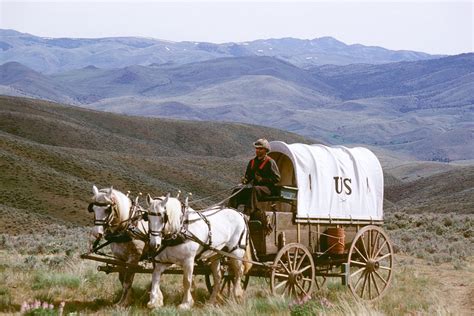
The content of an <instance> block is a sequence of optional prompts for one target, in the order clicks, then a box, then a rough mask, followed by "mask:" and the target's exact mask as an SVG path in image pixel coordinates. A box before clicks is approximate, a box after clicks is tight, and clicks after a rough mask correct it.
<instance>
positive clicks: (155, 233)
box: [147, 198, 169, 238]
mask: <svg viewBox="0 0 474 316" xmlns="http://www.w3.org/2000/svg"><path fill="white" fill-rule="evenodd" d="M155 199H156V200H160V201H163V199H162V198H155ZM164 213H165V214H164V216H163V226H162V227H161V230H160V231H157V230H153V229H151V227H149V232H148V233H149V234H150V235H151V236H154V237H159V238H163V235H164V234H163V230H164V229H165V226H166V224H167V223H168V221H169V218H168V213H167V212H166V206H165V212H164ZM147 216H148V217H150V216H156V217H161V213H160V212H153V211H148V214H147ZM150 222H151V221H150Z"/></svg>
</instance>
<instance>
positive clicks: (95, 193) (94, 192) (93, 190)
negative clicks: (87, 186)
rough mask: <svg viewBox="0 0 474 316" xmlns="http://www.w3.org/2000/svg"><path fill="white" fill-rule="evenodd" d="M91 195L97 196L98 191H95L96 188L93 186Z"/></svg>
mask: <svg viewBox="0 0 474 316" xmlns="http://www.w3.org/2000/svg"><path fill="white" fill-rule="evenodd" d="M92 193H93V194H94V195H98V194H99V189H97V187H96V186H95V184H94V185H93V186H92Z"/></svg>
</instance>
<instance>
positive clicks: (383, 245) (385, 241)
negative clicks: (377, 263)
mask: <svg viewBox="0 0 474 316" xmlns="http://www.w3.org/2000/svg"><path fill="white" fill-rule="evenodd" d="M386 243H387V240H386V239H385V240H384V241H383V244H382V246H380V248H379V249H378V250H377V253H376V254H375V255H374V256H373V257H372V258H377V257H378V256H379V254H380V252H381V251H382V249H383V247H385V244H386Z"/></svg>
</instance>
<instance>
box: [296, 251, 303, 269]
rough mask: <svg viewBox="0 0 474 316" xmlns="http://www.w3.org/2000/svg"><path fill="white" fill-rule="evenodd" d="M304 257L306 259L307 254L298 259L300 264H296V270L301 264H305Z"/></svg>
mask: <svg viewBox="0 0 474 316" xmlns="http://www.w3.org/2000/svg"><path fill="white" fill-rule="evenodd" d="M304 259H306V255H305V254H303V255H302V256H301V258H300V260H299V261H298V264H297V265H295V270H298V269H299V268H300V267H301V264H303V261H304Z"/></svg>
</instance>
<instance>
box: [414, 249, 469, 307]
mask: <svg viewBox="0 0 474 316" xmlns="http://www.w3.org/2000/svg"><path fill="white" fill-rule="evenodd" d="M414 261H415V263H414V264H415V265H416V271H417V273H419V274H420V276H426V277H428V278H430V279H433V280H437V286H436V288H435V289H434V290H435V291H437V292H439V293H437V294H438V295H439V297H440V298H441V299H442V300H443V301H444V303H445V304H446V308H447V310H449V311H452V312H453V313H454V314H456V315H474V258H469V260H468V261H467V262H463V263H462V264H461V265H460V268H459V269H456V268H454V266H453V263H443V264H441V265H428V264H426V261H424V260H420V259H414Z"/></svg>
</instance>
